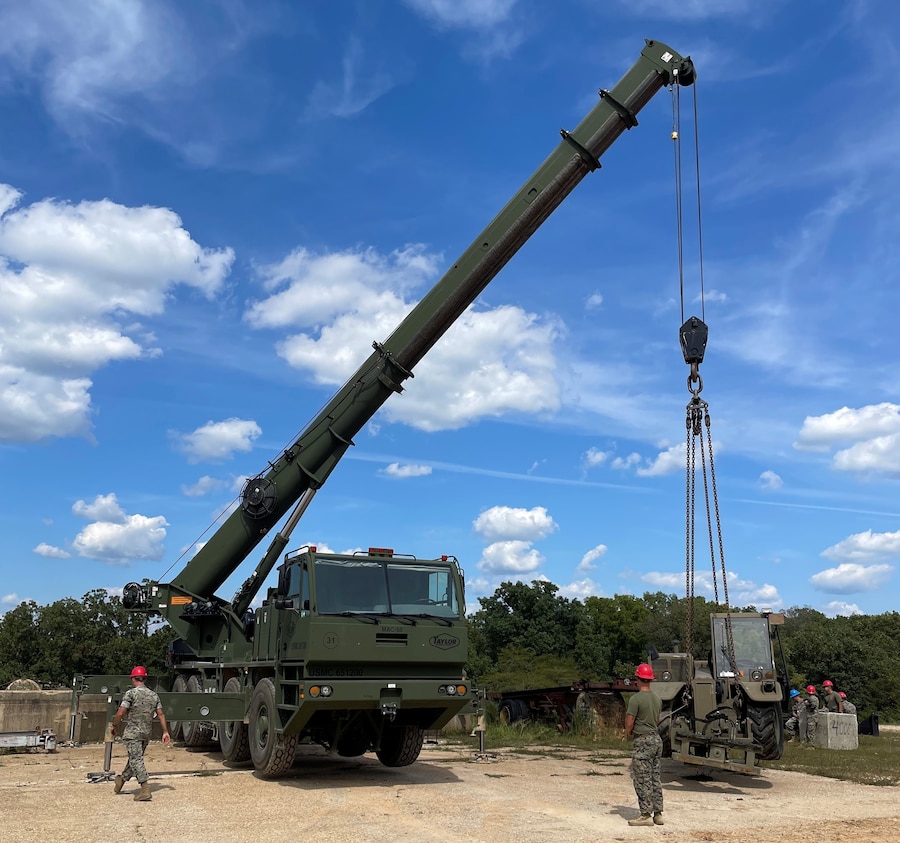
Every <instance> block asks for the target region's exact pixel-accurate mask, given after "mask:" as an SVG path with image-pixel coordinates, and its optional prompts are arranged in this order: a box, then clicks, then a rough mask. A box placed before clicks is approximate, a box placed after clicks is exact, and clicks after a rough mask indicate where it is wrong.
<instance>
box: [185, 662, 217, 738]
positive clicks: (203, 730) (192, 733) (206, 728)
mask: <svg viewBox="0 0 900 843" xmlns="http://www.w3.org/2000/svg"><path fill="white" fill-rule="evenodd" d="M184 690H185V691H187V692H188V693H189V694H200V693H202V692H203V689H202V688H201V687H200V677H198V676H191V677H190V678H189V679H188V680H187V684H186V685H185V689H184ZM181 730H182V732H183V734H184V743H185V746H205V745H206V744H208V743H210V741H211V739H212V728H211V727H210V725H209V724H208V723H204V722H202V721H200V720H185V721H184V722H183V723H182V724H181Z"/></svg>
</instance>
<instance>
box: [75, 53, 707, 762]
mask: <svg viewBox="0 0 900 843" xmlns="http://www.w3.org/2000/svg"><path fill="white" fill-rule="evenodd" d="M693 81H694V68H693V64H692V63H691V60H690V59H689V58H685V57H682V56H681V55H679V54H678V53H676V52H675V51H674V50H672V49H670V48H669V47H667V46H666V45H665V44H662V43H660V42H659V41H647V42H646V45H645V47H644V49H643V50H642V52H641V55H640V57H639V59H638V60H637V62H635V64H634V65H633V66H632V67H631V69H630V70H628V72H627V73H626V74H625V75H624V76H623V77H622V79H621V80H620V81H619V82H618V83H617V84H616V86H615V87H614V88H612V89H611V90H609V91H607V90H601V91H600V100H599V102H598V103H597V104H596V105H595V106H594V108H593V109H592V110H591V111H590V113H589V114H588V115H587V116H586V117H585V118H584V119H583V120H582V122H581V123H580V124H579V125H578V126H577V127H576V128H575V129H574V130H573V131H571V132H568V131H565V130H562V131H561V133H560V134H561V135H562V140H561V141H560V143H559V145H558V146H557V147H556V149H555V151H553V152H552V153H551V154H550V156H549V157H548V158H547V159H546V160H545V161H544V163H543V164H541V166H540V167H539V168H538V169H537V170H536V171H535V172H534V173H533V174H532V176H531V177H530V178H529V179H528V180H527V181H526V182H525V184H524V185H523V186H522V188H521V189H520V190H519V191H518V193H516V195H515V196H514V197H513V198H512V199H511V200H510V201H509V202H508V203H507V205H506V206H505V207H504V208H503V209H502V210H501V211H500V213H499V214H498V215H497V216H496V217H495V218H494V220H493V221H492V222H491V223H490V224H489V225H488V226H487V228H485V229H484V231H482V232H481V234H479V235H478V237H476V238H475V240H474V242H473V243H472V244H471V245H470V246H469V247H468V249H466V251H465V252H464V253H463V254H462V255H461V256H460V257H459V259H458V260H457V261H455V262H454V263H453V265H452V266H451V267H450V269H449V270H448V271H447V273H446V274H445V275H444V276H443V277H442V278H441V279H440V280H439V281H438V282H437V284H436V285H435V286H434V288H433V289H432V290H431V291H430V292H429V293H428V294H427V295H426V296H425V297H424V298H423V299H422V300H421V301H420V302H419V303H418V305H417V306H416V307H415V308H414V309H413V310H412V311H411V312H410V314H409V315H408V316H407V317H406V319H404V320H403V322H402V323H401V324H400V325H399V326H398V327H397V328H396V329H395V331H394V332H393V333H392V334H391V335H390V336H389V337H388V338H387V339H386V340H385V341H384V342H373V349H374V350H373V352H372V354H371V355H370V356H369V358H368V359H367V360H366V361H365V362H364V363H363V364H362V365H361V366H360V367H359V369H358V370H357V371H356V373H355V374H354V375H353V376H352V377H351V378H350V379H349V380H348V381H347V382H346V383H345V384H344V385H343V386H342V387H341V389H340V390H339V391H338V392H337V393H336V394H335V395H334V397H333V398H332V399H331V400H330V401H329V402H328V403H327V404H326V405H325V407H324V409H322V411H321V412H320V413H319V414H318V415H317V416H316V417H315V418H314V419H313V420H312V422H311V423H310V424H309V425H308V426H307V427H306V428H305V429H304V430H303V431H302V433H301V434H300V436H299V437H298V438H297V440H296V441H295V442H294V443H293V444H292V445H290V446H289V447H288V448H286V449H285V450H284V451H283V452H282V453H281V454H280V455H279V456H278V457H277V458H275V459H274V460H273V461H271V462H269V463H268V465H267V467H266V469H265V471H264V472H262V473H260V474H259V475H257V476H256V477H253V478H252V479H250V480H249V481H248V482H247V484H246V485H245V487H244V489H243V491H242V493H241V495H240V505H239V506H238V507H237V508H236V509H235V510H234V511H233V512H232V514H231V515H230V516H229V517H228V519H227V520H226V521H225V522H224V523H223V524H222V526H221V527H220V528H219V529H218V530H217V531H216V532H215V534H214V535H213V536H212V537H211V538H210V540H209V541H208V542H207V543H206V544H205V545H204V546H203V547H202V548H201V549H200V550H199V551H198V552H197V554H196V555H195V556H194V557H193V558H192V559H191V560H190V561H189V562H188V563H187V564H186V565H185V566H184V568H183V570H181V572H180V573H178V574H177V575H176V576H175V577H174V579H173V580H172V581H171V582H168V583H161V582H144V583H129V584H128V585H126V586H125V588H124V593H123V598H122V599H123V603H124V604H125V605H126V607H127V608H129V609H131V610H134V611H139V612H147V613H151V614H154V615H158V616H160V617H161V618H162V619H164V620H165V621H166V622H168V624H169V625H170V626H171V627H172V628H173V630H174V631H175V633H176V634H177V636H178V638H177V639H176V640H175V641H174V642H173V644H172V646H171V649H170V652H169V658H168V661H169V664H170V667H171V671H172V672H171V675H170V676H169V677H159V678H158V679H157V680H156V682H155V684H156V687H157V688H158V690H160V691H161V696H162V698H163V702H164V705H165V709H166V712H167V715H168V718H169V720H171V721H173V723H174V724H175V727H176V730H178V731H180V733H181V735H182V736H183V738H184V740H185V741H186V742H187V743H188V744H199V743H201V742H207V741H208V740H210V739H211V738H212V737H213V736H214V735H216V734H217V737H218V740H219V743H220V745H221V748H222V752H223V753H224V754H225V757H226V758H227V759H230V760H231V761H235V762H246V761H252V763H253V766H254V767H255V768H256V769H257V770H258V771H259V772H260V773H261V774H263V775H267V776H275V775H279V774H281V773H284V772H285V771H286V770H287V769H288V768H289V767H290V766H291V764H292V762H293V759H294V752H295V749H296V747H297V744H298V742H299V741H313V742H316V743H319V744H322V745H324V746H326V747H328V748H329V749H331V750H333V751H335V752H337V753H338V754H340V755H345V756H356V755H360V754H362V753H364V752H367V751H369V750H374V751H375V752H376V753H377V756H378V758H379V759H380V760H381V761H382V763H384V764H386V765H388V766H402V765H406V764H410V763H412V762H413V761H415V760H416V758H417V757H418V755H419V751H420V749H421V747H422V741H423V734H424V731H425V730H429V729H438V728H440V727H441V726H443V725H444V724H445V723H447V722H448V721H449V720H450V719H451V718H452V717H453V716H454V715H456V714H457V713H459V712H460V711H462V710H464V709H465V708H466V707H471V705H472V700H473V696H474V695H473V693H472V688H471V685H470V684H469V683H468V682H467V681H466V678H465V676H464V671H463V665H464V663H465V661H466V656H467V637H466V618H465V600H464V578H463V572H462V570H461V568H460V565H459V564H458V562H457V560H456V559H455V558H454V557H452V556H440V557H439V558H436V559H425V560H423V559H417V558H415V557H413V556H404V555H401V554H395V553H394V552H393V551H392V550H390V549H378V548H372V549H370V550H369V552H368V553H358V554H354V555H349V556H348V555H340V554H334V553H322V552H320V551H318V550H317V549H316V548H315V547H305V548H301V549H300V550H298V551H295V552H291V553H288V554H287V555H284V556H283V554H284V552H285V549H286V547H287V544H288V541H289V539H290V535H291V533H292V531H293V529H294V528H295V526H296V525H297V523H298V521H299V520H300V517H301V516H302V515H303V513H304V512H305V510H306V509H307V507H308V506H309V504H310V502H311V501H312V498H313V496H314V495H315V494H316V492H317V490H318V489H319V488H321V486H322V485H323V484H324V483H325V481H326V480H327V479H328V476H329V475H330V474H331V472H332V470H333V469H334V468H335V466H336V465H337V463H338V461H339V460H340V459H341V457H342V456H343V455H344V453H345V452H346V451H347V449H348V448H349V447H350V446H351V445H352V444H353V437H354V435H355V434H356V433H357V432H358V431H359V430H360V429H361V428H362V427H363V426H364V425H365V424H366V423H367V422H368V421H369V420H370V419H371V418H372V416H373V415H374V414H375V413H376V412H377V410H378V409H379V408H380V407H381V405H382V404H383V403H384V402H385V401H386V400H387V399H388V398H389V397H390V396H391V395H393V394H394V393H399V392H402V390H403V382H404V381H405V380H406V379H407V378H409V377H412V375H413V369H414V367H415V366H416V364H417V363H418V362H419V361H420V360H421V359H422V358H423V356H424V355H425V354H426V353H427V352H428V351H429V350H430V349H431V348H432V346H433V345H434V344H435V343H436V342H437V341H438V340H439V339H440V337H441V336H443V334H444V333H445V332H446V330H447V329H448V328H449V327H450V326H451V325H452V324H453V323H454V322H455V321H456V320H457V319H458V318H459V316H460V315H461V314H462V313H463V312H464V311H465V309H466V308H467V307H469V305H470V304H471V303H472V302H473V301H474V300H475V298H476V296H478V294H479V293H480V292H481V291H482V290H483V289H484V288H485V287H486V286H487V284H488V283H489V282H490V281H491V280H492V279H493V278H494V277H495V276H496V275H497V273H498V272H500V270H501V269H502V268H503V267H504V266H505V265H506V263H507V261H509V260H510V259H511V258H512V257H513V255H515V254H516V252H517V251H518V250H519V249H520V248H521V247H522V245H523V244H524V243H525V242H526V241H527V240H528V239H529V237H531V235H532V234H533V233H534V232H535V231H536V230H537V229H538V228H539V227H540V226H541V224H542V223H543V222H544V221H545V220H546V219H547V218H548V217H549V215H550V214H551V213H552V212H553V211H554V210H555V209H556V208H557V207H558V206H559V204H560V203H561V202H562V201H563V200H564V199H565V198H566V197H567V196H568V195H569V193H571V191H572V190H573V189H574V188H575V186H576V185H577V184H578V183H579V182H580V181H581V180H582V179H583V178H584V177H585V176H586V175H587V174H588V173H590V172H592V171H593V170H596V169H597V168H598V167H599V166H600V162H599V158H600V156H601V155H602V154H603V153H604V152H605V151H606V150H607V149H608V148H609V147H610V146H611V145H612V143H613V142H614V141H615V140H616V139H617V138H618V137H619V136H620V135H622V134H623V133H624V132H625V130H627V129H630V128H632V127H633V126H636V125H637V117H636V115H637V113H638V112H639V111H640V110H641V109H642V108H643V107H644V106H645V105H646V104H647V103H648V102H649V101H650V100H651V98H652V97H653V96H654V95H655V94H656V93H657V92H659V91H660V90H662V89H663V88H666V87H671V86H675V85H690V84H692V83H693ZM506 142H507V143H508V142H509V140H507V141H506ZM286 515H287V519H286V520H285V523H284V524H283V526H282V527H281V528H280V529H278V530H276V527H277V525H278V524H279V523H280V522H281V520H282V518H283V517H284V516H286ZM273 530H276V532H275V533H274V538H271V540H270V543H269V545H268V547H267V549H266V551H265V553H264V554H263V555H262V558H261V559H260V561H259V563H258V564H257V565H256V567H255V569H254V570H253V572H252V573H251V574H250V576H249V577H248V578H247V579H246V581H245V582H244V584H243V586H242V587H241V588H240V589H239V590H238V592H237V594H236V595H235V596H234V598H233V599H232V600H230V601H228V600H224V599H222V598H221V597H218V596H217V595H216V590H217V589H218V588H219V587H221V586H222V585H223V584H224V583H225V581H226V580H227V579H228V578H229V577H230V576H231V575H232V574H233V573H235V572H236V571H237V569H238V567H239V566H240V565H241V564H242V563H243V562H244V561H245V559H246V558H247V556H248V554H250V552H251V551H252V550H253V549H254V548H255V547H256V546H257V544H259V543H260V542H261V541H262V540H263V539H264V538H267V537H269V536H270V533H272V531H273ZM279 561H280V565H279V567H278V584H277V586H275V587H273V588H270V589H268V593H267V594H266V595H265V599H264V600H263V601H262V605H261V606H260V607H259V608H256V609H251V604H252V603H253V601H254V600H255V598H256V596H257V593H258V592H259V590H260V589H261V587H262V585H263V583H264V581H265V580H266V577H267V576H268V575H269V573H270V572H271V571H272V570H273V569H275V566H276V565H277V564H278V563H279ZM127 687H129V682H128V680H127V677H77V678H76V687H75V690H76V693H87V692H97V691H100V690H101V689H105V691H103V692H104V693H108V694H109V695H110V696H111V698H114V697H115V696H116V694H118V693H121V692H124V690H125V689H126V688H127Z"/></svg>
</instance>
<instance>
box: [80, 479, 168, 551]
mask: <svg viewBox="0 0 900 843" xmlns="http://www.w3.org/2000/svg"><path fill="white" fill-rule="evenodd" d="M72 512H73V513H74V514H75V515H80V516H82V517H84V518H95V519H97V520H96V521H94V522H93V523H91V524H88V525H87V526H86V527H85V528H84V529H83V530H82V531H81V532H80V533H79V534H78V535H77V536H76V537H75V539H74V541H73V542H72V549H73V550H74V551H75V552H76V553H77V554H78V555H79V556H83V557H85V558H87V559H97V560H99V561H101V562H106V563H107V564H110V565H128V564H130V563H131V561H132V560H135V559H149V560H152V561H159V560H160V559H162V558H163V554H164V552H165V548H164V546H163V541H164V540H165V538H166V529H165V528H166V527H167V526H168V523H167V522H166V519H165V518H164V517H163V516H162V515H157V516H154V517H147V516H146V515H128V514H126V513H125V511H124V510H123V509H122V508H121V507H120V506H119V504H118V501H117V500H116V496H115V494H109V495H98V496H97V497H96V498H95V499H94V501H93V502H92V503H85V502H84V501H77V502H76V503H75V505H74V506H73V507H72Z"/></svg>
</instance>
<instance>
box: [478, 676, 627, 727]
mask: <svg viewBox="0 0 900 843" xmlns="http://www.w3.org/2000/svg"><path fill="white" fill-rule="evenodd" d="M636 690H637V686H636V685H635V684H634V683H633V682H632V680H630V679H615V680H613V681H612V682H589V681H587V680H585V679H578V680H576V681H574V682H572V684H571V685H559V686H556V687H552V688H532V689H528V690H524V691H491V692H488V694H487V698H488V699H489V700H492V701H493V702H495V703H496V704H497V710H498V715H499V717H500V722H501V723H505V724H512V723H518V722H522V721H525V720H530V721H532V722H535V723H554V724H555V725H556V728H557V729H558V730H559V731H561V732H566V731H569V730H570V729H572V728H574V726H575V722H576V719H577V718H578V717H579V716H590V717H591V719H599V720H600V721H602V722H604V724H605V725H607V726H616V727H618V726H621V725H624V717H625V698H624V697H623V696H622V694H623V693H630V692H633V691H636Z"/></svg>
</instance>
